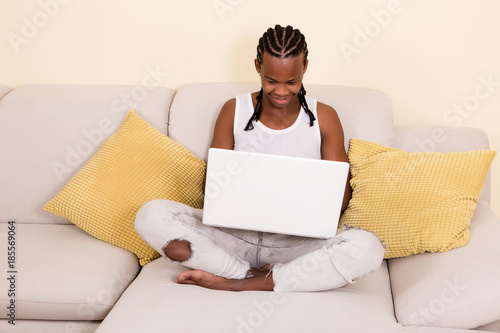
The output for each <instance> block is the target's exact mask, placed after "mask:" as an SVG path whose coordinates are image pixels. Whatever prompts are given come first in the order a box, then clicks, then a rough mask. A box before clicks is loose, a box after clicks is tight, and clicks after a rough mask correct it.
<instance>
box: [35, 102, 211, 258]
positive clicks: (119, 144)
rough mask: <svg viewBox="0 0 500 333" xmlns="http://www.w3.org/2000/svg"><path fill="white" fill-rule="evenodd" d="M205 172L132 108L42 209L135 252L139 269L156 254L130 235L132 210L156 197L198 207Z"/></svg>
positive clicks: (183, 150)
mask: <svg viewBox="0 0 500 333" xmlns="http://www.w3.org/2000/svg"><path fill="white" fill-rule="evenodd" d="M205 168H206V165H205V162H203V161H202V160H200V159H198V158H197V157H195V156H194V155H193V154H191V153H190V152H189V151H188V150H187V149H186V148H184V147H182V146H181V145H179V144H178V143H176V142H174V141H172V140H171V139H170V138H168V137H167V136H166V135H164V134H161V133H160V132H158V130H156V129H155V128H154V127H152V126H150V125H149V124H148V123H147V122H145V121H144V120H142V119H141V118H140V117H139V116H138V115H137V113H136V111H135V110H133V109H132V110H131V111H130V112H129V114H128V116H127V118H125V120H124V121H123V123H122V125H121V126H120V129H119V130H118V131H117V132H116V133H115V134H114V135H112V136H111V137H110V138H109V139H107V140H106V141H105V142H104V143H103V144H102V146H101V148H100V149H99V151H98V152H97V154H96V155H94V156H93V157H92V159H91V160H90V161H89V162H88V163H87V164H86V165H85V166H84V167H83V168H82V169H81V170H80V171H79V172H78V173H77V174H76V175H75V177H73V178H72V179H71V180H70V181H69V183H68V184H67V185H66V186H65V187H64V188H63V189H62V191H61V192H60V193H59V194H58V195H57V196H56V197H55V198H54V199H52V200H51V201H50V202H49V203H47V204H46V205H45V206H44V208H45V209H46V210H48V211H50V212H52V213H54V214H56V215H59V216H62V217H65V218H67V219H68V220H70V221H71V222H73V223H74V224H76V225H77V226H79V227H80V228H82V229H83V230H85V231H87V232H88V233H89V234H91V235H92V236H94V237H96V238H98V239H100V240H103V241H105V242H108V243H110V244H113V245H116V246H120V247H122V248H124V249H127V250H129V251H131V252H132V253H135V254H136V255H137V257H138V258H139V260H140V263H141V264H142V265H145V264H147V263H148V262H150V261H151V260H153V259H154V258H157V257H159V254H158V253H157V252H156V251H155V250H154V249H153V248H152V247H150V246H149V245H148V244H146V243H145V242H144V241H143V240H142V238H141V237H140V236H139V235H138V234H137V232H136V231H135V227H134V220H135V215H136V213H137V211H138V210H139V209H140V208H141V207H142V205H143V204H145V203H146V202H148V201H151V200H156V199H168V200H174V201H178V202H182V203H184V204H187V205H190V206H192V207H195V208H201V207H202V206H203V182H204V180H205Z"/></svg>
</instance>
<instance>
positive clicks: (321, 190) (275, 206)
mask: <svg viewBox="0 0 500 333" xmlns="http://www.w3.org/2000/svg"><path fill="white" fill-rule="evenodd" d="M348 172H349V164H348V163H346V162H335V161H325V160H316V159H308V158H297V157H289V156H279V155H269V154H261V153H253V152H242V151H234V150H227V149H217V148H210V149H209V152H208V164H207V180H206V185H205V203H204V212H203V223H204V224H207V225H211V226H217V227H226V228H235V229H246V230H254V231H264V232H272V233H281V234H289V235H297V236H305V237H315V238H330V237H333V236H335V235H336V232H337V227H338V221H339V217H340V212H341V207H342V201H343V197H344V191H345V184H346V181H347V175H348Z"/></svg>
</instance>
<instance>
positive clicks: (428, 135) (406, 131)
mask: <svg viewBox="0 0 500 333" xmlns="http://www.w3.org/2000/svg"><path fill="white" fill-rule="evenodd" d="M394 148H397V149H401V150H404V151H409V152H425V151H437V152H442V153H447V152H454V151H469V150H482V149H490V143H489V140H488V136H487V135H486V133H485V132H484V131H483V130H481V129H478V128H470V127H451V126H441V127H437V126H397V127H396V130H395V140H394ZM479 200H481V201H485V202H486V203H488V204H490V202H491V172H488V175H487V177H486V181H485V183H484V186H483V190H482V192H481V197H480V198H479Z"/></svg>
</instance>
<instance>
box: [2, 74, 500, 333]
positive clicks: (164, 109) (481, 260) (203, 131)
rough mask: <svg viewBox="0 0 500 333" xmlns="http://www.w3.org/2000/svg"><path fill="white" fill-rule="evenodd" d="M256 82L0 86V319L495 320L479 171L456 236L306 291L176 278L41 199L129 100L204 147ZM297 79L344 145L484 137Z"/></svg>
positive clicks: (157, 325)
mask: <svg viewBox="0 0 500 333" xmlns="http://www.w3.org/2000/svg"><path fill="white" fill-rule="evenodd" d="M256 89H258V85H257V84H254V83H228V84H225V83H200V84H188V85H185V86H183V87H181V88H180V89H179V90H178V91H174V90H172V89H168V88H164V87H140V86H71V85H64V86H52V85H36V86H21V87H18V88H15V89H11V88H9V87H5V86H0V98H1V99H0V157H1V165H0V170H1V172H0V184H1V187H2V191H1V194H0V249H1V250H0V262H1V265H0V267H2V271H3V272H2V273H4V274H5V275H6V276H7V278H2V279H1V280H0V281H1V282H0V308H2V309H3V310H2V311H0V318H1V319H0V331H1V332H51V333H59V332H61V333H63V332H64V333H66V332H81V333H84V332H85V333H86V332H94V331H96V332H99V333H115V332H148V333H151V332H217V333H220V332H384V333H385V332H462V331H466V330H468V329H475V330H477V331H480V330H487V331H495V332H500V282H499V281H500V265H499V263H500V245H499V242H498V238H499V236H500V223H499V221H498V219H497V218H496V217H495V216H494V215H493V213H492V211H491V209H490V180H489V178H488V179H487V182H486V185H485V186H484V188H483V192H482V194H481V198H480V201H479V203H478V205H477V208H476V210H475V213H474V217H473V219H472V222H471V227H470V233H471V237H470V241H469V243H468V244H467V245H466V246H464V247H461V248H458V249H455V250H452V251H449V252H446V253H439V254H428V253H426V254H419V255H414V256H411V257H406V258H400V259H390V260H385V261H384V263H383V265H382V267H381V268H380V269H379V270H377V271H376V272H374V273H372V274H370V275H368V276H366V277H364V278H362V279H360V280H359V281H357V282H356V283H355V284H352V285H348V286H346V287H343V288H340V289H337V290H332V291H327V292H316V293H284V294H283V293H269V292H239V293H233V292H222V291H213V290H207V289H203V288H199V287H195V286H187V285H177V284H175V283H174V278H175V276H177V274H178V273H179V272H181V271H182V270H183V268H181V267H179V266H175V265H171V264H168V263H167V262H165V261H164V260H162V259H161V258H160V259H157V260H155V261H153V262H151V263H149V264H147V265H146V266H145V267H143V268H141V266H140V265H139V264H138V260H137V258H136V256H135V255H133V254H132V253H130V252H128V251H127V250H124V249H122V248H119V247H116V246H113V245H110V244H108V243H105V242H103V241H100V240H97V239H95V238H93V237H92V236H90V235H88V234H87V233H85V232H84V231H82V230H80V229H79V228H78V227H76V226H75V225H73V224H72V223H70V222H68V221H67V220H65V219H62V218H60V217H57V216H55V215H53V214H51V213H49V212H47V211H44V210H43V206H44V204H45V203H47V202H48V201H49V200H50V199H52V198H53V197H54V196H55V195H56V194H57V193H59V191H60V190H61V189H62V188H63V187H64V185H65V184H66V183H67V182H68V181H69V180H70V179H71V178H72V177H73V175H75V174H76V173H77V172H78V170H79V169H80V168H81V167H82V166H83V165H84V164H85V163H86V162H87V161H88V160H89V159H90V158H91V157H92V156H93V154H95V152H96V151H97V150H98V148H99V146H100V144H101V143H102V142H103V141H104V140H105V139H106V138H107V137H109V136H110V135H111V134H112V133H113V132H114V131H116V130H117V128H118V125H119V124H120V123H121V121H122V120H123V119H124V117H125V115H126V113H127V111H128V110H129V109H130V108H135V109H136V110H137V111H138V114H139V116H141V117H142V118H143V119H144V120H146V121H147V122H148V123H150V124H151V125H152V126H154V127H155V128H157V129H158V130H160V131H161V132H163V133H165V134H167V133H168V135H169V136H170V137H171V138H172V139H173V140H175V141H177V142H179V143H180V144H182V145H183V146H185V147H186V148H188V149H189V150H191V151H192V152H193V153H194V154H195V155H196V156H198V157H200V158H202V159H206V154H207V148H208V145H209V140H210V137H211V133H212V128H213V125H214V121H215V117H216V115H217V112H218V111H219V109H220V108H221V106H222V104H223V103H224V102H225V101H226V100H227V99H229V98H231V97H234V96H235V95H237V94H239V93H242V92H247V91H254V90H256ZM306 89H307V92H308V95H310V96H313V97H316V98H317V99H319V100H321V101H323V102H325V103H328V104H330V105H332V106H333V107H335V108H336V109H337V111H338V112H339V115H340V118H341V120H342V122H343V126H344V131H345V134H346V135H345V136H346V142H345V143H346V149H347V147H348V143H349V140H350V139H351V138H361V139H365V140H369V141H375V142H378V143H381V144H383V145H388V146H394V147H396V148H401V149H404V150H407V151H421V150H436V151H442V152H448V151H459V150H473V149H485V148H488V139H487V137H486V136H485V134H484V133H483V132H482V131H481V130H478V129H470V128H458V129H456V128H445V127H439V128H438V127H423V126H416V127H394V124H393V119H392V105H391V100H390V98H389V96H387V95H386V94H385V93H383V92H380V91H376V90H371V89H362V88H351V87H338V86H327V85H312V84H311V85H309V84H306ZM9 221H15V224H14V223H10V224H9ZM9 226H10V227H11V228H10V229H9ZM9 236H11V238H9ZM9 241H11V242H12V241H14V243H9ZM8 246H14V250H13V251H8V250H7V249H8ZM9 252H11V253H9ZM9 257H10V258H9ZM9 260H11V261H10V264H11V265H12V266H8V263H9ZM9 278H10V280H9ZM12 293H14V294H12ZM12 304H14V307H13V306H12ZM14 318H15V321H14V323H15V325H12V324H11V323H9V321H11V322H13V321H12V320H13V319H14Z"/></svg>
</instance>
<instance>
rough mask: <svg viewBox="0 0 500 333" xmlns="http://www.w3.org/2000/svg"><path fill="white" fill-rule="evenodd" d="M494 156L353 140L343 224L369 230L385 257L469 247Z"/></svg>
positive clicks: (342, 218) (483, 152) (488, 152)
mask: <svg viewBox="0 0 500 333" xmlns="http://www.w3.org/2000/svg"><path fill="white" fill-rule="evenodd" d="M495 154H496V152H495V151H491V150H476V151H467V152H452V153H436V152H422V153H408V152H405V151H402V150H398V149H394V148H387V147H384V146H381V145H379V144H377V143H373V142H367V141H363V140H359V139H353V140H351V142H350V146H349V154H348V155H349V163H350V165H351V187H352V189H353V192H352V198H351V200H350V202H349V206H348V207H347V209H346V210H345V212H344V214H343V215H342V217H341V225H343V224H346V225H350V226H353V227H360V228H363V229H365V230H369V231H372V232H373V233H375V234H376V235H377V236H379V237H380V238H381V239H382V241H383V242H384V244H385V246H386V255H385V258H386V259H389V258H397V257H405V256H408V255H412V254H418V253H423V252H445V251H448V250H451V249H454V248H457V247H460V246H463V245H465V244H467V242H468V240H469V223H470V219H471V217H472V214H473V212H474V209H475V207H476V203H477V200H478V198H479V195H480V194H481V189H482V187H483V185H484V181H485V179H486V174H487V172H488V169H489V166H490V164H491V162H492V160H493V158H494V157H495Z"/></svg>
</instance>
